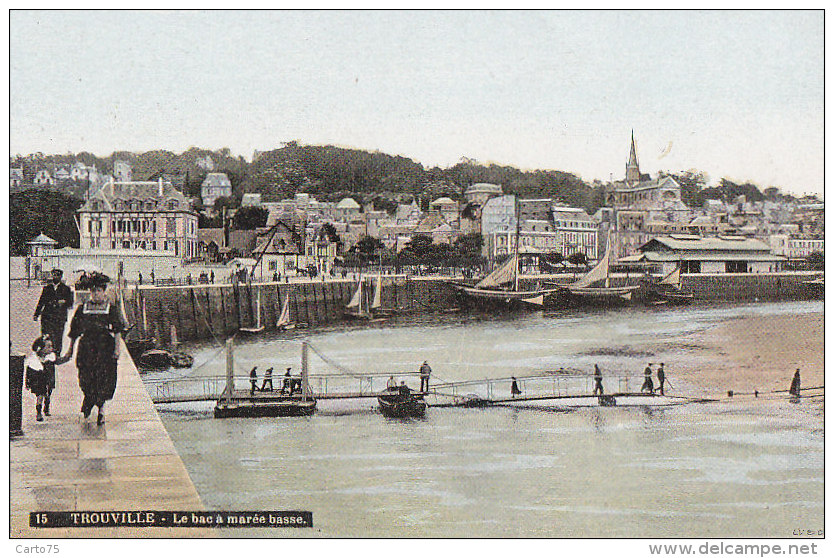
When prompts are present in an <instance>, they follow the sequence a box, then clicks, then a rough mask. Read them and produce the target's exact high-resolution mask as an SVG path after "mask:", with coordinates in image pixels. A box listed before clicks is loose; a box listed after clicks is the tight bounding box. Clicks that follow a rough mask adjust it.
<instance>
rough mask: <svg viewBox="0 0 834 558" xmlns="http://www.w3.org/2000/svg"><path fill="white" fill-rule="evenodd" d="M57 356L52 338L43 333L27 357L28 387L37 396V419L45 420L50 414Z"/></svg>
mask: <svg viewBox="0 0 834 558" xmlns="http://www.w3.org/2000/svg"><path fill="white" fill-rule="evenodd" d="M56 361H57V357H56V355H55V350H54V349H53V348H52V340H51V339H49V337H44V336H43V335H42V336H40V337H38V338H37V339H35V342H34V343H32V353H31V354H30V355H28V356H27V357H26V360H25V361H24V368H25V369H26V388H27V389H28V390H29V391H31V392H32V394H33V395H34V396H35V412H36V415H35V419H36V420H37V421H38V422H41V421H43V416H44V415H46V416H49V401H50V398H51V397H52V390H53V389H54V388H55V362H56Z"/></svg>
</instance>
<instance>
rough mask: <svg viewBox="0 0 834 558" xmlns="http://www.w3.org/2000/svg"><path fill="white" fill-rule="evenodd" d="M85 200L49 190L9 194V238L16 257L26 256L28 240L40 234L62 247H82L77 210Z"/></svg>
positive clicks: (11, 249) (12, 252)
mask: <svg viewBox="0 0 834 558" xmlns="http://www.w3.org/2000/svg"><path fill="white" fill-rule="evenodd" d="M82 203H83V202H82V201H81V200H77V199H75V198H72V197H70V196H66V195H64V194H61V193H60V192H54V191H49V190H25V191H23V192H18V193H15V194H11V195H10V196H9V221H10V223H9V237H10V238H9V239H10V241H11V242H10V247H9V249H10V251H11V255H13V256H25V255H26V251H27V246H26V243H27V242H28V241H30V240H32V239H33V238H35V237H36V236H38V235H39V234H40V233H44V234H45V235H47V236H49V237H50V238H53V239H54V240H56V241H57V242H58V245H59V246H72V247H75V248H77V247H78V246H79V236H78V228H77V227H76V225H75V211H76V210H77V209H78V208H79V207H81V204H82Z"/></svg>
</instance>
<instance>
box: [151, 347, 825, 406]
mask: <svg viewBox="0 0 834 558" xmlns="http://www.w3.org/2000/svg"><path fill="white" fill-rule="evenodd" d="M308 349H309V350H312V351H313V352H314V353H315V354H317V355H318V356H319V357H320V358H321V359H322V360H324V361H325V362H326V363H328V364H329V365H330V367H331V368H335V369H336V370H337V372H334V373H327V374H311V373H310V372H309V369H308V358H307V351H308ZM232 355H233V347H232V342H231V340H230V341H228V342H227V345H226V374H225V375H224V376H202V375H195V374H191V375H188V376H182V377H178V378H166V379H146V380H145V386H146V388H147V389H148V391H149V392H150V395H151V398H152V400H153V401H154V403H159V404H165V403H186V402H195V401H210V402H217V401H220V400H221V399H226V400H232V399H233V400H235V401H237V402H243V403H244V404H252V405H258V404H259V403H260V404H263V405H269V404H270V402H273V401H275V400H277V399H286V398H287V397H288V395H293V396H296V397H304V398H307V397H309V398H314V399H315V400H318V401H323V400H361V399H374V398H376V397H378V396H379V395H381V394H382V393H383V392H384V391H385V390H386V388H387V384H388V382H389V381H390V380H391V379H392V378H393V381H394V382H395V383H396V384H397V385H399V383H400V382H406V384H407V385H408V386H409V387H410V388H412V390H414V389H415V388H416V387H417V385H418V383H419V372H414V371H401V372H393V373H390V372H385V373H383V372H357V371H354V370H350V369H348V368H346V367H345V366H343V365H341V364H339V363H337V362H334V361H333V360H332V359H329V358H328V357H327V356H326V355H324V354H323V353H322V352H321V351H319V350H318V349H316V348H315V347H314V346H312V345H311V344H310V343H309V342H307V341H304V342H302V376H301V378H298V377H297V376H296V377H294V378H292V379H293V380H295V381H296V383H297V384H299V385H298V388H297V389H294V390H292V393H291V394H288V393H287V389H286V388H287V387H288V386H287V384H286V383H285V379H286V378H285V376H282V375H274V376H272V377H271V385H270V386H269V387H268V388H266V389H264V388H265V385H264V380H265V379H266V378H265V377H263V376H262V377H259V378H257V380H256V381H255V383H254V387H253V382H252V379H251V378H250V376H249V375H248V374H246V373H244V374H240V373H235V370H234V362H233V356H232ZM238 372H240V371H238ZM644 379H645V377H644V375H643V374H642V373H638V374H635V373H623V372H612V371H604V373H603V386H604V389H605V394H604V395H601V394H598V393H595V391H594V386H595V382H594V376H593V375H592V374H591V373H590V371H589V372H585V371H582V370H578V369H575V368H560V369H557V370H547V371H543V372H540V373H537V374H531V375H518V376H505V377H499V378H484V379H478V380H466V381H458V382H449V381H444V380H442V379H440V378H438V376H437V375H433V376H432V382H431V384H430V386H429V389H428V390H427V391H425V392H419V391H417V392H416V393H420V394H422V395H423V396H424V397H425V399H426V401H427V403H428V404H429V405H430V406H432V407H486V406H493V405H512V406H522V405H524V404H529V405H541V404H543V403H546V402H548V401H552V402H553V403H554V404H559V405H565V406H589V405H593V406H596V405H599V406H614V405H617V404H619V403H622V402H626V403H627V404H632V405H633V404H637V405H651V406H666V405H679V404H683V403H706V402H713V401H719V399H708V398H697V397H686V396H682V395H660V394H658V393H656V392H646V391H642V390H641V389H640V388H641V387H642V385H643V381H644ZM268 383H270V382H268ZM513 384H515V386H516V388H517V390H513V389H512V388H513ZM786 391H787V390H776V391H773V392H768V394H773V396H781V397H784V393H786ZM802 391H803V392H806V393H807V396H810V397H824V387H823V386H815V387H810V388H803V389H802ZM733 395H735V396H736V397H737V396H745V395H751V396H755V397H756V398H758V397H759V396H760V395H762V396H766V395H767V394H766V393H764V392H762V393H761V394H760V392H758V391H756V392H750V393H749V394H747V393H746V392H745V393H735V394H733V393H732V392H730V394H729V395H728V398H732V397H733Z"/></svg>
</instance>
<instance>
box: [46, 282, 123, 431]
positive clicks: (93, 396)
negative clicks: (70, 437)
mask: <svg viewBox="0 0 834 558" xmlns="http://www.w3.org/2000/svg"><path fill="white" fill-rule="evenodd" d="M109 282H110V278H109V277H108V276H107V275H104V274H103V273H93V274H92V275H91V276H90V278H89V285H90V300H89V301H87V302H85V303H84V304H82V305H80V306H79V307H78V309H77V310H76V311H75V316H73V318H72V322H71V323H70V330H69V338H70V346H69V349H68V351H67V353H66V355H64V358H62V359H61V360H62V362H66V361H68V360H69V359H70V357H71V356H72V352H73V349H74V348H75V343H76V341H78V354H77V355H76V357H75V364H76V366H77V367H78V383H79V384H80V386H81V391H82V392H83V393H84V402H83V403H82V404H81V412H82V413H83V414H84V418H85V419H86V418H89V416H90V412H91V411H92V410H93V407H98V419H97V422H98V424H103V423H104V403H105V402H106V401H109V400H110V399H113V394H114V393H115V392H116V365H117V363H118V359H119V346H120V345H121V336H122V333H123V332H124V330H125V325H124V322H123V321H122V317H121V315H120V314H119V309H118V308H117V307H116V305H115V304H112V303H111V302H110V301H109V300H108V299H107V294H106V291H107V283H109Z"/></svg>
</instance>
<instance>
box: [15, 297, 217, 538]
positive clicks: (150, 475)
mask: <svg viewBox="0 0 834 558" xmlns="http://www.w3.org/2000/svg"><path fill="white" fill-rule="evenodd" d="M13 283H14V282H13ZM10 294H11V296H10V307H11V308H10V314H11V316H10V337H11V341H12V351H13V352H18V353H25V352H28V350H29V349H30V348H31V344H32V341H33V340H34V339H35V338H36V336H37V335H38V334H39V333H40V327H39V325H38V324H37V323H36V322H34V321H33V320H32V313H33V311H34V308H35V304H36V302H37V298H38V296H39V295H40V288H39V287H32V288H29V289H27V288H26V286H25V283H24V284H23V285H15V284H12V285H11V293H10ZM64 343H65V344H64V346H65V347H66V343H68V341H65V342H64ZM121 354H122V358H120V359H119V370H118V384H117V387H116V395H115V397H114V399H113V401H110V402H108V404H107V406H106V407H105V411H106V417H107V421H106V424H104V425H102V426H97V425H96V424H95V416H96V412H95V411H93V413H92V414H91V415H90V420H89V422H87V421H84V420H82V416H81V412H80V408H81V390H80V389H79V387H78V372H77V370H76V368H75V364H74V361H71V362H69V363H67V364H64V365H61V366H59V367H58V369H57V373H56V376H57V377H56V389H55V391H54V392H53V398H52V416H50V417H46V420H45V421H44V422H36V421H35V398H34V396H33V395H32V394H31V393H30V392H29V391H25V390H24V394H23V432H24V434H23V436H22V437H19V438H16V439H14V440H12V441H11V443H10V448H9V461H10V463H9V465H10V495H9V496H10V526H9V531H10V536H11V537H13V538H15V537H50V538H76V537H77V538H84V537H98V538H100V537H205V536H207V535H208V536H211V535H212V534H213V531H211V530H202V529H194V528H189V529H168V528H162V527H159V528H157V527H154V528H145V529H136V528H89V529H87V528H84V529H33V528H30V527H29V512H33V511H76V510H84V511H107V510H202V509H204V508H203V505H202V503H201V502H200V497H199V495H198V494H197V490H196V489H195V488H194V485H193V483H192V482H191V479H190V478H189V477H188V472H187V471H186V469H185V466H184V465H183V463H182V460H181V459H180V457H179V455H177V452H176V449H175V448H174V444H173V443H172V442H171V439H170V438H169V437H168V433H167V432H166V431H165V427H164V426H163V425H162V421H161V420H160V418H159V416H158V415H157V412H156V409H155V408H154V406H153V403H152V402H151V399H150V396H149V395H148V394H147V392H146V391H145V388H144V386H143V385H142V380H141V379H140V377H139V372H138V371H137V370H136V367H135V366H134V364H133V362H132V361H131V359H130V357H129V355H128V354H127V350H126V348H125V347H124V346H123V347H122V352H121Z"/></svg>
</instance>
